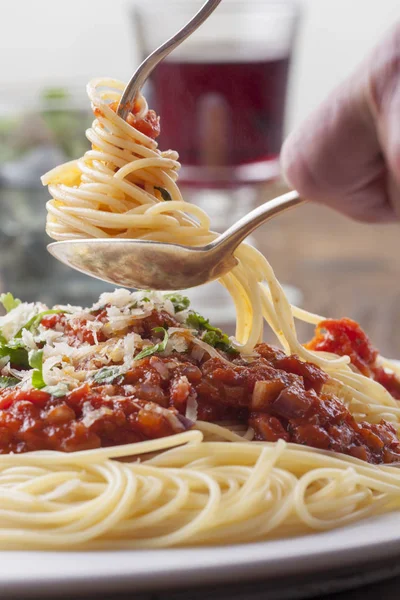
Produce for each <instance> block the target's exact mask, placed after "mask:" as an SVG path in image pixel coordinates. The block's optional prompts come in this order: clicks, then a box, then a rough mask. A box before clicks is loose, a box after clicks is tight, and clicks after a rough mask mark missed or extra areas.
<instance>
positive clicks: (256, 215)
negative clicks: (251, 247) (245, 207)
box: [211, 190, 306, 254]
mask: <svg viewBox="0 0 400 600" xmlns="http://www.w3.org/2000/svg"><path fill="white" fill-rule="evenodd" d="M305 202H306V200H304V199H303V198H301V197H300V196H299V193H298V192H296V191H295V190H293V191H291V192H287V193H286V194H283V195H282V196H278V197H277V198H274V199H273V200H269V201H268V202H265V203H264V204H261V206H257V208H255V209H254V210H252V211H251V212H249V213H248V214H247V215H245V216H244V217H242V218H241V219H240V220H239V221H237V223H235V224H234V225H232V227H229V229H227V230H226V231H225V232H224V233H222V234H221V235H220V236H219V237H218V238H217V239H216V240H215V241H214V242H213V243H212V244H211V245H212V246H213V249H214V250H215V251H218V252H220V251H221V252H223V253H225V252H230V253H231V254H233V252H234V251H235V250H236V248H237V247H238V246H239V244H240V243H241V242H243V240H245V239H246V238H247V237H248V236H249V235H250V234H251V233H252V232H253V231H254V230H255V229H257V227H259V226H260V225H262V224H263V223H265V222H266V221H269V219H272V217H275V215H279V214H280V213H283V212H285V211H286V210H288V209H290V208H294V207H295V206H298V205H300V204H304V203H305Z"/></svg>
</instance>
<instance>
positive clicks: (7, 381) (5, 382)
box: [0, 377, 20, 389]
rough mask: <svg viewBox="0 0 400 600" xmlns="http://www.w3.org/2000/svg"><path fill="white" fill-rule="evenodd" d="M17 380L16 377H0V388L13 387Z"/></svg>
mask: <svg viewBox="0 0 400 600" xmlns="http://www.w3.org/2000/svg"><path fill="white" fill-rule="evenodd" d="M19 381H20V380H19V379H17V378H16V377H0V389H4V388H9V387H14V386H15V385H17V383H19Z"/></svg>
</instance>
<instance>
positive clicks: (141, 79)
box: [117, 0, 221, 121]
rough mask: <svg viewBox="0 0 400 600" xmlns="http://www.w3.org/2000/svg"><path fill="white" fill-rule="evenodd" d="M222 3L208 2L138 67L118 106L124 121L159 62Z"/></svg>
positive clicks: (213, 0) (118, 111)
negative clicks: (132, 103) (131, 105)
mask: <svg viewBox="0 0 400 600" xmlns="http://www.w3.org/2000/svg"><path fill="white" fill-rule="evenodd" d="M220 3H221V0H207V2H205V4H203V6H202V7H201V8H200V10H199V11H198V12H197V13H196V14H195V15H194V17H193V18H192V19H190V21H189V22H188V23H186V25H185V26H184V27H182V29H180V30H179V31H178V32H177V33H176V34H175V35H173V36H172V37H171V38H170V39H169V40H167V41H166V42H164V44H162V45H161V46H159V48H156V50H154V52H152V53H151V54H150V55H149V56H148V57H147V58H146V59H145V60H144V61H143V62H142V64H141V65H140V66H139V67H138V69H137V70H136V72H135V73H134V74H133V76H132V78H131V80H130V81H129V83H128V85H127V86H126V88H125V90H124V93H123V94H122V96H121V99H120V101H119V104H118V109H117V113H118V116H120V117H121V118H122V119H124V121H126V119H127V117H128V114H129V110H130V108H129V107H130V104H131V102H132V101H133V100H134V99H135V98H136V96H137V95H138V93H139V92H140V90H141V89H142V87H143V86H144V84H145V83H146V81H147V79H148V77H149V75H150V74H151V72H152V71H153V69H154V68H155V67H156V66H157V65H158V63H159V62H161V61H162V60H164V58H165V57H166V56H168V54H170V52H172V51H173V50H175V48H176V47H177V46H179V45H180V44H181V43H182V42H184V41H185V40H186V38H188V37H189V36H190V35H191V34H192V33H193V32H194V31H196V29H198V27H200V25H201V24H202V23H203V22H204V21H205V20H206V19H208V17H209V16H210V15H211V13H212V12H214V10H215V9H216V8H217V6H218V5H219V4H220Z"/></svg>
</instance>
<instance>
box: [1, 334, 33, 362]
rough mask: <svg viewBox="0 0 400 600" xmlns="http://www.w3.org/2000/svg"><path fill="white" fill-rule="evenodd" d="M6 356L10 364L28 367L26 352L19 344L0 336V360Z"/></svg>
mask: <svg viewBox="0 0 400 600" xmlns="http://www.w3.org/2000/svg"><path fill="white" fill-rule="evenodd" d="M5 356H8V358H9V361H10V363H12V364H13V365H18V366H19V367H26V368H27V367H29V360H28V351H27V350H26V349H25V348H24V347H21V345H19V344H15V345H14V343H13V341H10V342H8V343H7V340H6V339H5V338H4V337H3V336H0V358H4V357H5Z"/></svg>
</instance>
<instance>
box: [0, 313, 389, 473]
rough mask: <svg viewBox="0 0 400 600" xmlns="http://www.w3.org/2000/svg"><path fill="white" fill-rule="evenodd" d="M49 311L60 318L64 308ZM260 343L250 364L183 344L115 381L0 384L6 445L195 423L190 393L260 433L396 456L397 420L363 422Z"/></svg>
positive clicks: (117, 436) (1, 438) (102, 440)
mask: <svg viewBox="0 0 400 600" xmlns="http://www.w3.org/2000/svg"><path fill="white" fill-rule="evenodd" d="M99 314H100V313H99ZM45 319H46V321H45V323H47V324H48V325H52V326H55V327H59V326H61V325H62V323H63V319H62V316H59V315H57V316H54V315H51V318H50V316H49V317H45ZM166 319H173V317H167V316H166V314H164V315H163V314H162V313H156V312H154V313H152V315H150V316H148V317H147V318H146V319H143V320H142V322H141V325H140V329H141V331H142V332H146V331H148V330H149V328H150V327H151V326H157V325H158V324H161V323H164V324H165V320H166ZM137 327H138V325H137ZM257 351H258V355H259V356H258V357H257V358H256V359H255V360H253V361H252V362H250V363H247V362H246V361H244V360H243V359H242V358H235V359H233V360H231V361H230V362H228V361H227V360H223V359H222V358H208V357H207V355H206V356H205V357H204V358H203V359H201V360H194V359H193V358H191V357H190V355H189V354H182V353H177V352H174V353H172V354H171V355H170V356H168V357H161V356H156V355H154V356H149V357H146V358H144V359H142V360H138V361H133V363H132V368H131V369H130V370H129V371H128V372H127V373H125V374H124V375H121V376H119V377H116V378H115V379H114V380H112V381H111V382H110V383H96V381H93V380H91V381H88V382H86V383H84V384H83V385H81V386H80V387H78V388H76V389H75V390H73V391H72V392H70V393H69V394H67V395H66V396H64V397H61V398H56V397H53V396H51V395H50V394H48V393H46V392H44V391H41V390H28V391H22V390H20V389H18V390H16V389H14V390H13V389H10V388H7V389H4V390H1V391H0V453H8V452H16V453H20V452H27V451H32V450H60V451H65V452H72V451H77V450H84V449H89V448H98V447H101V446H102V447H106V446H113V445H118V444H126V443H132V442H139V441H142V440H148V439H155V438H159V437H164V436H168V435H173V434H174V433H179V432H182V431H185V430H187V429H189V428H190V427H192V426H193V423H192V422H191V421H189V420H188V419H187V418H186V416H185V415H186V408H187V405H188V402H189V401H193V399H194V400H195V401H196V404H197V407H198V419H200V420H206V421H212V422H220V421H227V420H230V421H232V420H234V421H236V422H239V423H242V424H243V426H244V427H248V426H249V425H250V426H251V427H252V428H253V429H254V432H255V439H256V440H266V441H271V442H274V441H276V440H277V439H285V440H287V441H288V442H296V443H299V444H304V445H308V446H311V447H315V448H322V449H325V450H333V451H336V452H343V453H346V454H349V455H351V456H355V457H357V458H361V459H363V460H366V461H369V462H372V463H390V462H393V461H398V460H400V444H399V441H398V439H397V437H396V432H395V430H394V428H393V427H392V425H391V424H389V423H386V422H384V421H382V422H381V423H380V424H376V425H370V424H368V423H357V422H356V421H355V420H354V418H353V417H352V416H351V414H350V413H349V411H348V410H347V409H346V407H345V406H344V405H343V404H342V403H341V402H340V401H339V400H338V398H336V397H335V396H334V395H333V394H326V393H324V391H323V389H324V383H325V382H326V381H327V378H328V376H327V375H326V374H325V373H324V372H323V371H321V369H319V368H318V367H316V366H315V365H313V364H311V363H305V362H303V361H301V360H300V359H299V358H298V357H297V356H286V355H285V354H284V353H283V352H282V351H281V350H278V349H276V348H273V347H272V346H268V345H267V344H260V345H259V346H257Z"/></svg>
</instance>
